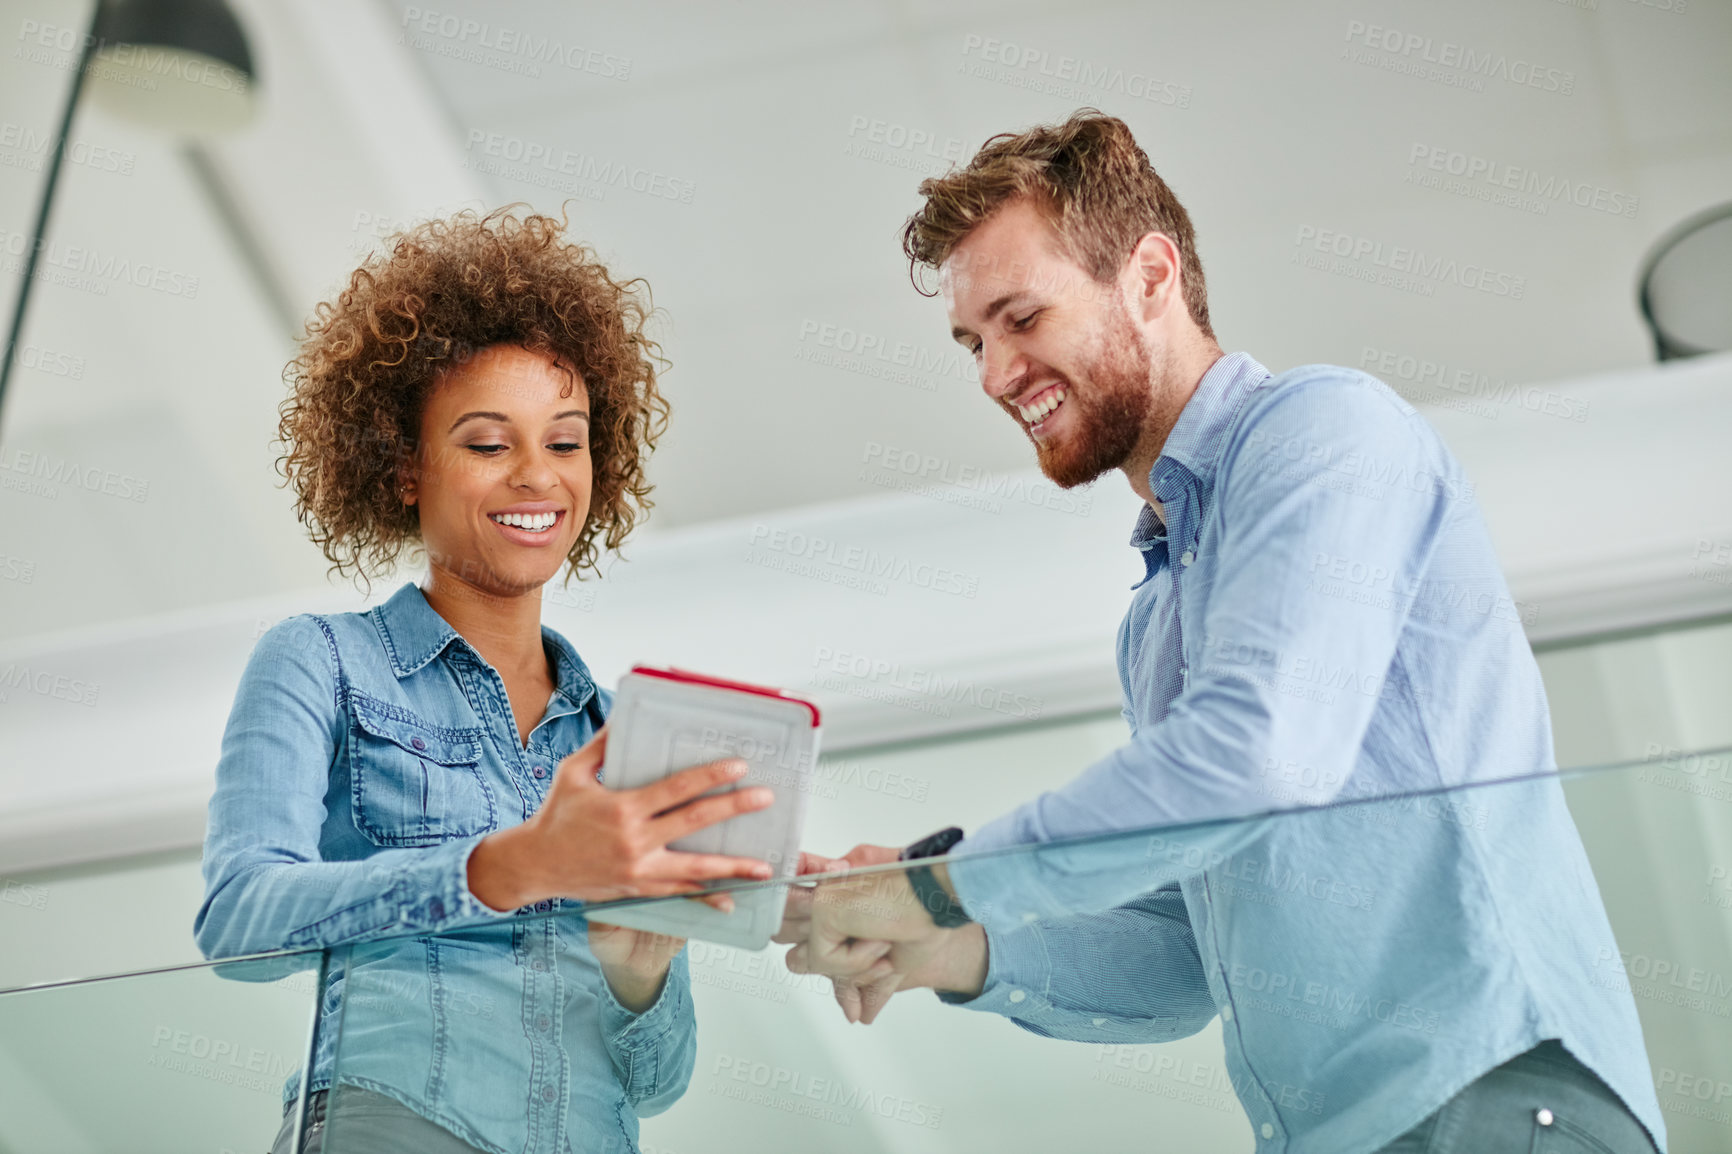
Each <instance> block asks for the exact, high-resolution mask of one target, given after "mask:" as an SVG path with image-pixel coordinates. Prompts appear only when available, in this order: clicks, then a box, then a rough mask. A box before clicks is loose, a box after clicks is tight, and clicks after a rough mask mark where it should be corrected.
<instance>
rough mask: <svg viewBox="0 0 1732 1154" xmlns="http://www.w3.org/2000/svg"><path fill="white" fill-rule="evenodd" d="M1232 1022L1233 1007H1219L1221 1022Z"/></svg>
mask: <svg viewBox="0 0 1732 1154" xmlns="http://www.w3.org/2000/svg"><path fill="white" fill-rule="evenodd" d="M1232 1020H1233V1007H1232V1006H1231V1005H1226V1006H1222V1007H1221V1021H1223V1022H1231V1021H1232Z"/></svg>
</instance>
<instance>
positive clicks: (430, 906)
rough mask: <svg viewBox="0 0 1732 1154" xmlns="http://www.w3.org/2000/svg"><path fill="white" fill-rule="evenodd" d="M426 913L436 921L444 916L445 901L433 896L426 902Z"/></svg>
mask: <svg viewBox="0 0 1732 1154" xmlns="http://www.w3.org/2000/svg"><path fill="white" fill-rule="evenodd" d="M427 913H428V914H429V915H431V916H432V918H433V920H434V921H438V920H439V919H440V918H442V917H444V916H445V903H444V902H442V901H440V900H439V899H438V898H434V899H433V900H432V901H430V902H428V903H427Z"/></svg>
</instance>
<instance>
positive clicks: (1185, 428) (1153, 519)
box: [1131, 353, 1270, 549]
mask: <svg viewBox="0 0 1732 1154" xmlns="http://www.w3.org/2000/svg"><path fill="white" fill-rule="evenodd" d="M1269 376H1270V373H1269V370H1268V369H1266V368H1264V367H1263V366H1262V365H1260V364H1258V363H1257V362H1256V361H1255V360H1254V359H1252V357H1251V354H1250V353H1228V354H1227V355H1225V356H1223V357H1221V358H1219V359H1218V360H1216V361H1215V363H1214V364H1212V365H1210V366H1209V370H1208V371H1207V372H1205V373H1204V374H1203V379H1202V380H1200V381H1198V382H1197V390H1196V392H1194V393H1192V394H1191V399H1190V400H1188V401H1186V402H1185V407H1184V408H1183V409H1181V410H1179V419H1178V421H1177V422H1176V423H1175V424H1174V425H1173V431H1172V432H1170V433H1168V434H1167V442H1166V444H1164V445H1162V446H1161V455H1160V456H1159V457H1158V458H1156V460H1155V463H1154V466H1153V467H1152V468H1150V469H1149V490H1150V491H1151V492H1153V493H1155V494H1156V495H1157V496H1160V497H1161V499H1162V501H1169V500H1171V499H1172V498H1173V497H1174V496H1175V495H1176V494H1174V493H1173V492H1171V489H1172V486H1170V485H1168V486H1165V489H1166V490H1167V491H1165V492H1163V485H1162V482H1163V481H1164V480H1165V479H1166V478H1167V477H1169V476H1170V475H1171V474H1172V472H1173V470H1174V467H1175V466H1182V467H1183V468H1184V469H1185V471H1186V472H1188V473H1190V474H1191V476H1193V477H1195V478H1196V479H1197V481H1198V483H1200V484H1202V485H1204V486H1207V485H1211V484H1213V483H1214V480H1215V466H1216V464H1218V463H1219V462H1220V459H1221V449H1222V447H1223V446H1224V445H1225V443H1226V439H1227V430H1228V429H1229V428H1231V427H1232V424H1233V419H1234V418H1235V417H1237V416H1238V415H1239V410H1240V409H1241V408H1243V407H1244V404H1245V399H1246V398H1247V397H1249V396H1250V394H1251V390H1253V389H1255V388H1256V387H1257V386H1258V385H1261V384H1262V383H1263V382H1264V381H1266V380H1268V379H1269ZM1165 532H1166V527H1165V526H1164V525H1162V524H1161V519H1160V518H1159V517H1157V516H1155V511H1154V509H1153V508H1152V507H1151V506H1149V505H1144V506H1143V508H1142V512H1141V513H1139V514H1138V515H1137V524H1136V528H1135V529H1134V530H1133V531H1132V533H1131V545H1132V546H1133V547H1134V548H1137V549H1146V548H1148V547H1149V545H1150V544H1151V543H1153V542H1154V541H1155V540H1157V539H1159V538H1160V537H1161V536H1162V535H1163V534H1164V533H1165Z"/></svg>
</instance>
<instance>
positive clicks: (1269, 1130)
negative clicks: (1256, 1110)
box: [1257, 1122, 1275, 1142]
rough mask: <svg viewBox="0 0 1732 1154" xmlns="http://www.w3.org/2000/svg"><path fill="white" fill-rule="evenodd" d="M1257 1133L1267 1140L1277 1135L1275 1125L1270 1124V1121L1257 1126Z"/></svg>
mask: <svg viewBox="0 0 1732 1154" xmlns="http://www.w3.org/2000/svg"><path fill="white" fill-rule="evenodd" d="M1257 1133H1259V1134H1261V1135H1263V1140H1264V1141H1265V1142H1267V1141H1268V1140H1269V1139H1271V1138H1273V1137H1274V1136H1275V1127H1273V1126H1271V1125H1269V1123H1267V1122H1265V1123H1263V1124H1262V1125H1261V1126H1259V1127H1257Z"/></svg>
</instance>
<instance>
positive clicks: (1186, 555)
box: [1179, 549, 1197, 565]
mask: <svg viewBox="0 0 1732 1154" xmlns="http://www.w3.org/2000/svg"><path fill="white" fill-rule="evenodd" d="M1196 559H1197V551H1196V550H1195V549H1186V550H1185V551H1184V552H1183V553H1180V554H1179V564H1181V565H1189V564H1190V563H1191V562H1193V561H1195V560H1196Z"/></svg>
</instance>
